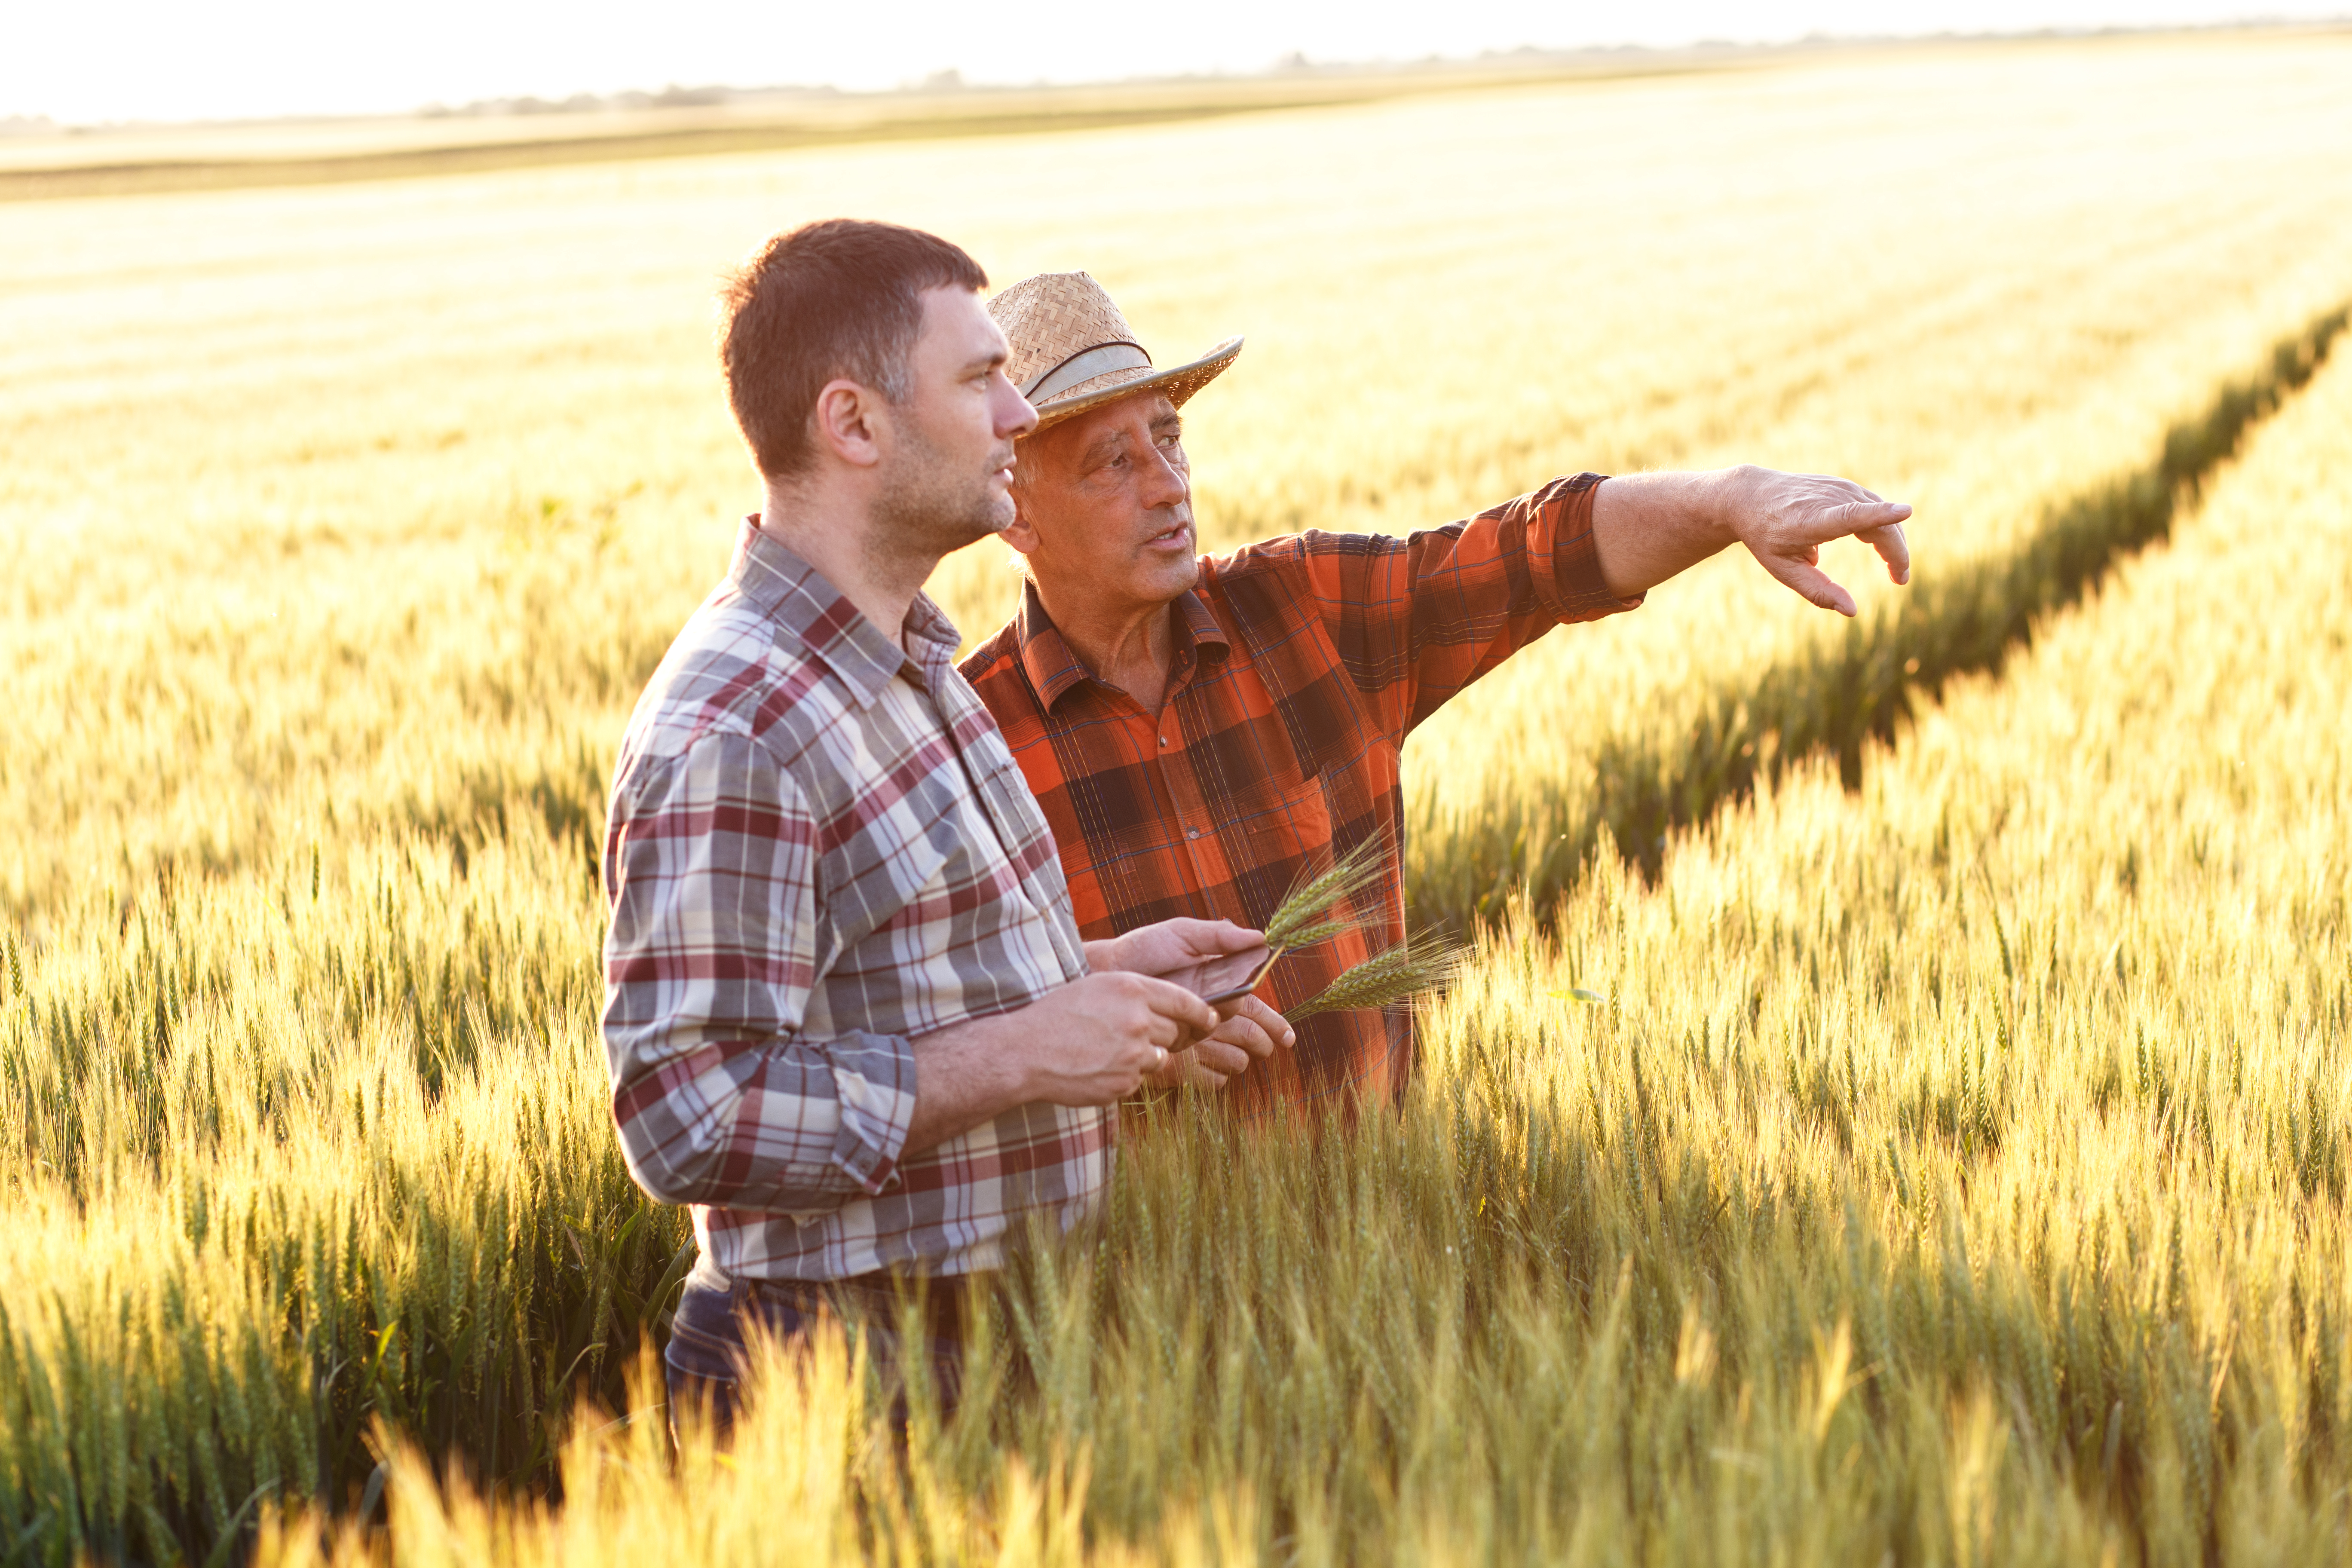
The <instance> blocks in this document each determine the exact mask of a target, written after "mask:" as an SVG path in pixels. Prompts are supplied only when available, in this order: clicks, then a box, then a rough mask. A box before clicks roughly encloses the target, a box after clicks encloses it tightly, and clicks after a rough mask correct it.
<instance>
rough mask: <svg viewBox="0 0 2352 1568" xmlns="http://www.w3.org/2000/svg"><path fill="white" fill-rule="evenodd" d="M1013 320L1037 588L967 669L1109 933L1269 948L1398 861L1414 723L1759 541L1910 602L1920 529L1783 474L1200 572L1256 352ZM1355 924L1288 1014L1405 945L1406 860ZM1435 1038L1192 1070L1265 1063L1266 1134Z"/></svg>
mask: <svg viewBox="0 0 2352 1568" xmlns="http://www.w3.org/2000/svg"><path fill="white" fill-rule="evenodd" d="M989 312H990V314H992V316H994V317H995V318H996V320H997V321H998V322H999V323H1000V324H1001V325H1002V326H1003V328H1004V331H1005V332H1006V334H1007V336H1008V338H1009V340H1010V342H1011V343H1012V346H1013V363H1012V369H1011V375H1012V378H1013V382H1014V384H1017V385H1018V386H1019V387H1020V388H1021V390H1022V393H1023V395H1024V396H1026V397H1028V398H1029V400H1030V401H1031V402H1033V403H1034V404H1035V405H1036V406H1037V412H1038V426H1037V428H1036V430H1035V431H1034V433H1032V434H1030V435H1029V436H1028V437H1027V438H1026V439H1024V441H1023V442H1022V443H1021V446H1020V458H1019V463H1018V466H1017V468H1016V469H1015V474H1016V476H1017V482H1016V485H1015V488H1014V491H1013V498H1014V501H1015V506H1016V515H1015V518H1014V521H1013V525H1012V526H1011V527H1010V528H1009V529H1007V530H1006V531H1005V536H1004V537H1005V540H1006V542H1008V543H1009V544H1011V545H1012V547H1013V549H1014V550H1016V551H1018V552H1021V554H1022V555H1023V557H1024V567H1025V570H1026V574H1027V577H1028V584H1027V587H1026V590H1025V592H1024V596H1023V602H1022V607H1021V610H1020V613H1019V614H1018V615H1017V616H1015V617H1014V618H1013V621H1012V622H1010V623H1009V624H1007V625H1006V626H1004V627H1003V629H1002V630H1001V631H999V632H998V633H997V634H996V636H995V637H992V638H991V639H990V640H989V641H988V642H986V643H984V644H982V646H981V647H978V648H976V649H975V650H973V652H972V654H971V657H970V658H967V659H966V660H965V661H964V663H963V666H962V668H963V671H964V673H965V674H966V675H968V676H969V677H971V682H972V685H973V687H974V688H975V689H977V690H978V691H979V693H980V696H981V700H982V701H984V702H986V703H987V704H988V707H989V710H990V711H992V712H993V713H994V714H995V715H996V719H997V721H998V722H999V723H1000V724H1002V725H1003V727H1004V735H1005V739H1006V740H1007V742H1010V744H1011V745H1012V748H1013V755H1014V757H1015V758H1016V759H1018V761H1019V762H1020V764H1021V768H1022V771H1023V772H1024V773H1026V774H1027V775H1028V779H1029V783H1030V785H1031V787H1032V788H1033V789H1034V790H1035V792H1036V795H1037V799H1038V802H1039V804H1040V805H1043V806H1044V808H1045V819H1046V821H1047V822H1048V823H1050V824H1051V825H1052V826H1053V830H1054V836H1055V839H1056V840H1057V841H1058V842H1059V843H1060V845H1061V847H1062V859H1063V867H1064V868H1065V870H1066V872H1067V873H1068V876H1069V880H1070V887H1071V894H1072V899H1073V901H1074V903H1075V905H1076V910H1077V917H1078V926H1079V929H1080V930H1081V931H1084V932H1085V933H1086V934H1087V935H1088V936H1090V937H1109V936H1115V935H1117V934H1118V932H1120V931H1133V930H1136V929H1139V927H1141V926H1144V925H1146V924H1148V923H1150V922H1151V921H1159V920H1163V919H1166V918H1168V917H1170V916H1172V915H1180V914H1181V915H1197V916H1221V917H1224V918H1227V919H1231V920H1236V921H1246V922H1248V923H1251V924H1262V923H1263V922H1264V921H1265V920H1266V919H1267V918H1268V917H1269V916H1270V915H1271V914H1272V912H1273V910H1274V909H1275V907H1276V904H1277V903H1278V902H1279V901H1280V900H1281V899H1282V897H1283V895H1284V893H1285V891H1286V889H1288V888H1289V886H1290V885H1291V883H1292V881H1293V880H1294V879H1296V878H1297V877H1298V876H1299V875H1300V873H1301V872H1302V871H1305V870H1307V869H1308V868H1319V867H1320V866H1321V865H1323V864H1324V863H1326V862H1327V861H1328V859H1329V858H1330V857H1331V856H1333V855H1334V854H1345V853H1347V852H1348V851H1349V850H1351V849H1353V848H1355V847H1357V846H1359V845H1361V844H1364V843H1366V842H1368V841H1379V842H1382V843H1384V844H1386V845H1387V846H1389V847H1391V849H1393V848H1394V847H1397V846H1399V845H1400V844H1401V843H1402V822H1401V815H1402V812H1401V808H1402V791H1401V788H1400V783H1399V760H1400V756H1401V753H1402V747H1403V745H1404V740H1405V737H1406V736H1407V735H1408V734H1410V733H1411V732H1412V729H1413V727H1414V726H1415V725H1416V724H1418V723H1420V721H1422V720H1423V719H1425V718H1427V717H1428V716H1429V715H1430V714H1431V713H1432V712H1433V711H1435V710H1436V709H1437V708H1438V707H1439V706H1440V705H1441V704H1442V703H1444V701H1445V700H1447V699H1449V698H1450V697H1452V696H1453V695H1454V693H1455V692H1457V691H1459V690H1461V689H1463V688H1464V687H1465V686H1467V685H1468V684H1469V683H1470V682H1472V681H1473V680H1475V679H1478V677H1480V676H1481V675H1483V674H1485V673H1486V671H1488V670H1490V669H1492V668H1495V667H1496V665H1498V664H1500V663H1501V662H1502V661H1503V660H1504V659H1505V658H1508V657H1509V656H1510V655H1511V654H1513V653H1514V652H1516V651H1517V650H1518V649H1519V648H1521V647H1526V646H1527V645H1528V643H1531V642H1533V641H1535V640H1536V639H1537V638H1538V637H1541V636H1543V634H1544V633H1546V632H1548V631H1549V630H1550V629H1551V628H1552V627H1553V626H1559V625H1560V624H1562V623H1563V622H1568V621H1579V620H1590V619H1593V618H1596V617H1598V616H1606V615H1612V614H1614V613H1615V612H1617V611H1619V610H1630V609H1632V608H1633V607H1634V606H1635V605H1639V604H1640V603H1641V602H1642V596H1643V594H1644V593H1646V592H1647V591H1648V590H1649V589H1650V588H1651V587H1653V586H1654V585H1655V584H1659V583H1662V582H1664V581H1665V580H1666V579H1667V578H1669V577H1671V576H1673V575H1675V574H1676V573H1678V572H1680V571H1682V570H1683V569H1684V568H1685V567H1687V566H1690V565H1692V564H1694V563H1697V562H1699V561H1701V560H1704V559H1705V558H1706V557H1707V556H1709V555H1712V554H1714V553H1715V552H1717V551H1718V550H1721V549H1723V548H1724V547H1726V546H1727V545H1729V544H1731V543H1733V542H1739V543H1742V544H1745V545H1746V546H1747V547H1748V549H1749V550H1750V551H1751V552H1753V553H1754V554H1755V556H1756V559H1757V560H1758V561H1759V563H1761V564H1762V565H1763V566H1764V568H1765V569H1766V570H1767V571H1769V572H1770V573H1771V574H1773V575H1774V576H1776V577H1778V578H1780V581H1782V582H1783V583H1785V584H1788V585H1789V586H1790V588H1792V589H1794V590H1795V591H1796V592H1798V593H1799V594H1801V595H1804V596H1805V597H1806V598H1808V599H1811V601H1812V602H1813V603H1815V604H1817V605H1822V606H1823V607H1824V608H1829V609H1836V610H1839V611H1841V612H1843V613H1844V614H1846V615H1852V614H1853V599H1852V597H1851V596H1850V595H1847V593H1846V592H1845V590H1844V589H1843V588H1841V587H1839V586H1838V585H1837V584H1835V583H1832V582H1831V581H1830V580H1829V578H1827V577H1826V576H1824V575H1822V573H1821V571H1820V570H1819V569H1818V567H1817V566H1816V565H1815V564H1814V562H1815V558H1816V551H1817V549H1818V547H1819V546H1820V545H1822V544H1823V543H1825V542H1828V541H1830V540H1832V539H1837V538H1843V537H1844V536H1846V535H1848V534H1852V535H1854V536H1856V537H1859V538H1861V539H1864V540H1865V541H1868V542H1870V543H1871V544H1873V545H1874V546H1875V547H1876V548H1877V550H1878V552H1879V553H1880V554H1881V555H1882V556H1883V557H1884V558H1885V562H1886V566H1887V571H1888V574H1890V575H1891V576H1892V577H1893V578H1894V580H1895V582H1897V583H1902V582H1906V581H1907V580H1908V577H1909V573H1910V555H1909V552H1908V550H1907V548H1906V544H1905V542H1904V538H1903V531H1902V528H1901V523H1902V521H1903V520H1904V519H1905V518H1906V517H1908V516H1909V515H1910V512H1911V509H1910V508H1909V507H1907V506H1901V505H1892V504H1889V503H1887V502H1885V501H1884V500H1880V499H1879V498H1878V497H1877V496H1874V495H1873V494H1872V493H1871V492H1870V491H1868V490H1865V489H1863V488H1862V487H1861V486H1859V485H1856V484H1853V483H1851V482H1849V481H1847V480H1844V479H1825V478H1821V477H1817V476H1811V475H1791V474H1779V473H1772V472H1769V471H1767V470H1764V469H1760V468H1734V469H1727V470H1725V471H1724V472H1721V473H1716V474H1643V475H1638V476H1634V477H1632V478H1627V479H1601V477H1600V476H1598V475H1595V474H1580V475H1578V476H1577V477H1575V478H1573V479H1555V480H1553V481H1552V482H1551V483H1549V484H1548V485H1546V486H1545V487H1544V488H1543V489H1539V490H1537V491H1535V492H1534V493H1533V494H1530V495H1525V496H1521V497H1519V498H1518V499H1517V500H1511V501H1507V502H1505V503H1504V504H1503V505H1501V506H1498V507H1496V508H1495V509H1494V510H1491V511H1487V512H1484V513H1481V514H1480V515H1479V516H1477V517H1475V518H1471V519H1469V520H1468V521H1464V522H1456V523H1451V524H1448V525H1447V526H1445V527H1444V528H1438V529H1431V530H1428V531H1423V532H1419V533H1415V534H1414V535H1412V538H1410V539H1390V538H1382V537H1377V536H1372V535H1364V534H1331V533H1319V532H1308V533H1303V534H1298V535H1295V536H1293V537H1290V538H1286V539H1274V540H1268V541H1265V542H1262V543H1258V544H1252V545H1248V546H1245V547H1244V548H1243V549H1241V550H1238V551H1235V552H1233V553H1232V554H1230V555H1222V556H1200V555H1198V554H1197V550H1198V541H1197V539H1196V538H1195V537H1194V533H1193V526H1192V478H1191V473H1190V469H1189V468H1188V466H1187V463H1186V459H1185V456H1184V446H1183V440H1182V433H1183V423H1182V420H1181V416H1179V414H1178V412H1177V410H1178V408H1179V407H1180V406H1181V405H1182V404H1183V402H1184V401H1185V399H1187V398H1188V397H1190V396H1191V395H1192V394H1193V393H1195V392H1197V391H1198V390H1199V389H1200V388H1201V387H1202V386H1203V385H1205V384H1207V383H1208V382H1209V381H1210V380H1211V379H1213V377H1215V376H1216V375H1218V374H1221V373H1222V372H1223V370H1224V369H1225V368H1226V367H1227V366H1228V365H1230V364H1232V363H1233V362H1234V357H1235V356H1236V355H1237V354H1239V353H1241V340H1240V339H1239V338H1234V339H1230V340H1228V341H1227V342H1223V343H1221V344H1219V345H1218V346H1217V347H1216V348H1214V349H1213V350H1211V351H1210V352H1209V353H1207V354H1205V355H1203V356H1202V357H1201V358H1199V359H1196V360H1193V361H1191V362H1189V363H1183V364H1180V365H1176V366H1174V367H1172V368H1170V369H1166V370H1160V369H1155V368H1154V367H1153V365H1152V363H1151V360H1150V356H1149V355H1148V354H1146V353H1144V351H1143V349H1142V348H1141V347H1140V346H1139V344H1138V343H1137V342H1136V341H1135V334H1134V333H1133V332H1132V331H1130V330H1129V327H1128V324H1127V321H1126V319H1125V318H1124V317H1123V316H1122V315H1120V313H1119V310H1118V306H1117V305H1115V304H1113V303H1112V301H1111V299H1110V296H1109V295H1108V294H1107V293H1105V292H1104V291H1103V289H1102V288H1101V287H1100V285H1098V284H1097V283H1096V282H1095V280H1094V279H1092V278H1089V277H1087V275H1086V274H1085V273H1083V272H1072V273H1053V274H1046V275H1044V276H1041V277H1036V278H1032V279H1028V280H1026V281H1025V282H1022V283H1019V284H1016V285H1014V286H1013V288H1011V289H1006V290H1005V291H1004V292H1003V293H1002V294H999V295H998V296H996V298H995V299H993V300H991V301H990V302H989ZM1354 912H1355V913H1356V914H1357V915H1358V916H1359V917H1360V919H1361V921H1363V924H1362V926H1361V928H1360V929H1359V930H1357V931H1349V932H1348V933H1346V934H1344V935H1342V936H1340V937H1339V938H1338V939H1336V940H1334V941H1332V942H1327V943H1325V944H1323V945H1322V946H1320V947H1318V948H1313V949H1309V950H1307V951H1306V952H1298V953H1296V954H1293V955H1291V956H1289V957H1286V958H1285V959H1284V960H1283V961H1282V963H1281V965H1280V966H1278V967H1277V968H1276V971H1275V973H1274V975H1273V976H1272V977H1271V978H1270V980H1269V982H1268V986H1269V989H1270V990H1271V991H1272V992H1273V994H1274V995H1275V997H1276V1001H1277V1002H1278V1003H1279V1004H1281V1005H1286V1006H1287V1005H1296V1004H1297V1003H1299V1002H1302V1001H1304V1000H1306V999H1307V997H1309V996H1311V995H1313V994H1315V993H1316V992H1318V991H1319V990H1320V989H1322V987H1323V986H1324V985H1325V984H1328V983H1329V981H1330V980H1331V979H1332V978H1333V977H1334V976H1335V975H1337V974H1338V973H1339V972H1340V971H1341V970H1343V969H1345V968H1346V967H1347V966H1348V965H1349V964H1351V963H1357V962H1360V960H1362V959H1364V958H1366V957H1369V956H1370V953H1371V952H1377V951H1379V950H1380V949H1381V948H1383V947H1385V946H1387V945H1389V944H1390V943H1392V942H1396V941H1398V940H1399V939H1401V938H1402V935H1403V934H1404V889H1403V884H1402V875H1401V873H1400V871H1399V869H1398V868H1397V865H1396V862H1395V861H1394V860H1393V859H1391V864H1390V868H1389V875H1388V878H1387V879H1386V882H1385V884H1384V886H1383V887H1382V888H1381V890H1380V892H1379V893H1378V895H1377V896H1375V897H1374V898H1372V899H1370V900H1367V904H1366V907H1363V908H1360V909H1359V910H1356V911H1354ZM1411 1027H1412V1026H1411V1020H1410V1019H1409V1018H1408V1017H1406V1016H1402V1015H1401V1014H1397V1013H1393V1012H1388V1013H1383V1012H1376V1011H1363V1012H1340V1013H1326V1014H1322V1015H1319V1016H1316V1017H1313V1018H1310V1019H1308V1020H1307V1022H1306V1023H1305V1024H1304V1025H1302V1026H1301V1027H1300V1030H1299V1035H1298V1042H1297V1049H1296V1051H1295V1052H1292V1053H1283V1054H1278V1055H1276V1056H1274V1057H1273V1058H1272V1059H1271V1060H1270V1061H1268V1062H1267V1063H1266V1065H1265V1068H1263V1069H1261V1068H1257V1067H1255V1066H1254V1065H1253V1063H1252V1060H1251V1058H1253V1057H1264V1056H1265V1054H1266V1047H1265V1040H1264V1039H1263V1038H1262V1035H1261V1031H1260V1029H1259V1027H1258V1026H1257V1024H1256V1023H1255V1021H1254V1019H1252V1018H1236V1019H1234V1020H1231V1021H1229V1022H1228V1023H1227V1024H1226V1025H1225V1026H1223V1028H1221V1029H1220V1030H1219V1031H1218V1032H1217V1033H1216V1034H1215V1035H1213V1036H1212V1037H1210V1038H1208V1039H1206V1040H1204V1041H1202V1043H1201V1045H1200V1046H1199V1047H1197V1048H1196V1049H1195V1050H1192V1051H1188V1052H1186V1053H1185V1060H1184V1062H1183V1066H1184V1070H1185V1073H1186V1075H1187V1077H1188V1078H1189V1079H1191V1081H1193V1082H1196V1083H1200V1084H1203V1085H1207V1086H1215V1085H1220V1084H1223V1083H1224V1082H1226V1081H1227V1080H1228V1079H1231V1078H1233V1077H1234V1075H1235V1074H1238V1073H1241V1072H1242V1071H1243V1069H1244V1068H1248V1069H1249V1070H1248V1072H1247V1076H1246V1077H1245V1078H1244V1079H1241V1081H1239V1082H1236V1083H1234V1087H1233V1089H1231V1090H1229V1091H1228V1092H1229V1094H1230V1095H1231V1097H1232V1100H1233V1102H1234V1109H1235V1110H1237V1111H1239V1112H1241V1113H1243V1114H1245V1115H1250V1114H1263V1113H1265V1112H1266V1111H1268V1110H1273V1109H1275V1108H1276V1107H1281V1106H1291V1107H1298V1106H1307V1107H1312V1106H1314V1105H1316V1104H1318V1103H1319V1102H1325V1101H1328V1100H1329V1099H1331V1098H1332V1097H1341V1098H1351V1097H1354V1096H1356V1095H1360V1094H1367V1093H1369V1094H1375V1095H1393V1094H1395V1093H1397V1092H1398V1091H1400V1090H1401V1089H1402V1087H1403V1085H1404V1083H1405V1080H1406V1077H1407V1074H1408V1072H1409V1070H1410V1067H1411V1063H1412V1033H1411Z"/></svg>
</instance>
